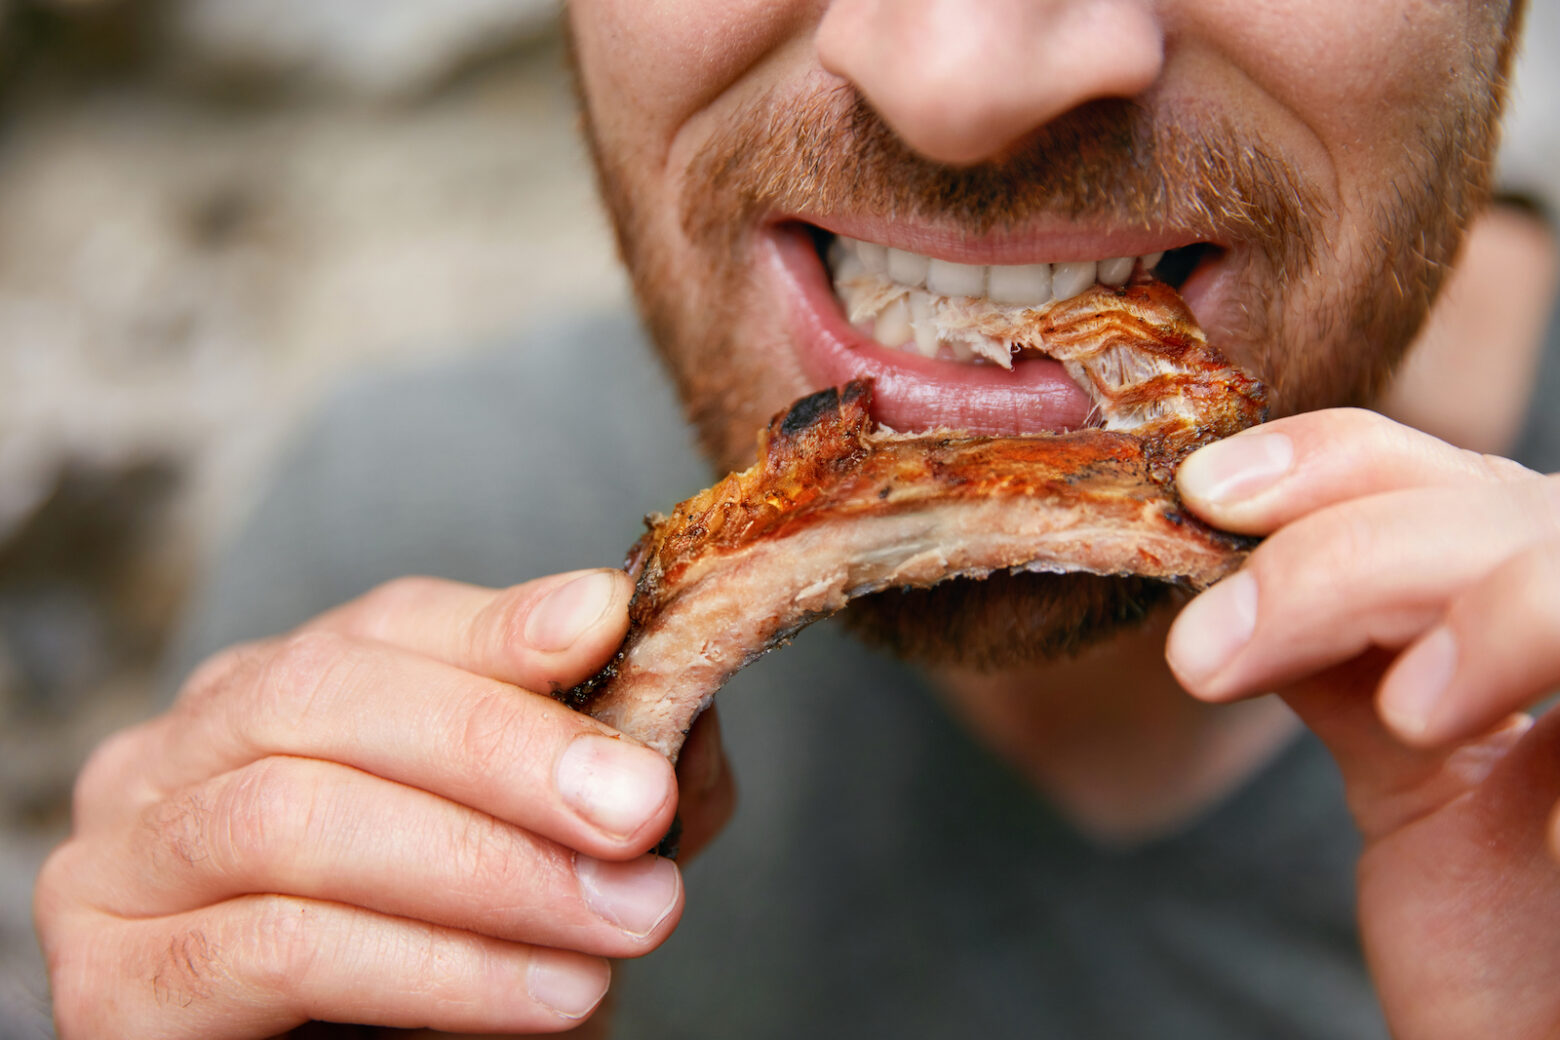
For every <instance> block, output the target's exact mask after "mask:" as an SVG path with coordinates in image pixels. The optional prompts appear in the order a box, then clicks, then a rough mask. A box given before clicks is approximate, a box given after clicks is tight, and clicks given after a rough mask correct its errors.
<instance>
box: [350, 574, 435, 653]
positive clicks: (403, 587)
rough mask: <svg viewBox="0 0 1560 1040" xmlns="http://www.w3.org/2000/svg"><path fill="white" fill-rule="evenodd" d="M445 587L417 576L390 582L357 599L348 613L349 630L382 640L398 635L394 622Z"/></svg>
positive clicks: (408, 576)
mask: <svg viewBox="0 0 1560 1040" xmlns="http://www.w3.org/2000/svg"><path fill="white" fill-rule="evenodd" d="M445 584H447V583H446V582H444V581H442V580H441V579H438V578H430V577H427V576H424V575H417V574H414V575H407V576H405V577H400V578H394V579H392V580H390V581H387V582H385V583H384V584H382V585H379V586H376V587H375V588H373V589H370V590H369V591H368V592H366V593H364V594H363V595H362V596H361V597H359V598H358V600H357V601H356V602H355V603H354V604H353V605H352V608H351V609H350V610H349V611H348V615H347V620H348V623H347V627H348V629H349V630H350V631H353V632H357V633H359V634H361V635H364V636H367V637H369V638H373V639H378V638H382V637H383V636H384V635H386V634H387V633H389V632H393V631H395V625H394V619H395V618H398V617H400V616H402V615H403V614H405V613H406V612H407V611H410V610H415V609H417V608H419V607H420V606H422V605H423V604H425V603H427V602H428V601H429V599H431V598H433V597H434V595H435V594H436V593H437V592H438V591H439V590H440V589H441V588H442V587H443V586H444V585H445Z"/></svg>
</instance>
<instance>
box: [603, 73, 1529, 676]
mask: <svg viewBox="0 0 1560 1040" xmlns="http://www.w3.org/2000/svg"><path fill="white" fill-rule="evenodd" d="M1504 60H1505V59H1504V52H1502V56H1501V57H1500V58H1499V59H1498V64H1499V63H1503V62H1504ZM1499 67H1503V65H1499ZM1480 82H1481V83H1483V85H1484V87H1485V88H1486V89H1485V90H1484V91H1483V92H1482V93H1480V91H1478V90H1474V91H1471V92H1470V93H1471V94H1472V95H1473V96H1471V97H1469V98H1466V99H1464V100H1463V101H1462V103H1460V104H1454V105H1451V106H1449V109H1448V110H1447V111H1446V112H1442V113H1437V114H1435V115H1436V116H1437V118H1436V119H1435V120H1434V121H1433V122H1432V123H1431V124H1430V125H1428V126H1427V127H1426V128H1425V129H1424V131H1423V133H1422V134H1421V135H1420V138H1419V139H1420V141H1421V142H1422V148H1421V150H1420V151H1418V152H1417V153H1415V154H1411V155H1408V156H1406V157H1405V161H1404V163H1403V164H1402V166H1401V167H1400V168H1399V169H1397V170H1394V171H1391V172H1392V177H1391V179H1390V182H1389V183H1388V184H1387V186H1386V190H1383V191H1382V192H1380V193H1379V201H1378V204H1377V206H1376V208H1375V210H1374V211H1373V212H1372V214H1371V226H1370V227H1368V228H1365V229H1363V230H1362V232H1361V233H1360V234H1359V235H1357V236H1356V238H1355V241H1356V242H1358V243H1359V245H1358V248H1356V249H1354V253H1355V254H1356V258H1355V259H1354V260H1353V261H1352V262H1350V263H1349V264H1348V266H1347V268H1345V267H1344V266H1343V265H1342V264H1341V262H1340V261H1339V260H1338V257H1337V254H1336V252H1335V251H1334V249H1333V247H1334V243H1333V242H1332V241H1330V240H1329V238H1330V235H1331V234H1332V233H1333V232H1334V231H1336V230H1337V229H1336V227H1335V225H1334V218H1335V213H1334V212H1333V211H1332V210H1331V209H1330V208H1329V207H1328V205H1327V204H1326V203H1325V202H1324V201H1323V200H1324V197H1325V196H1324V193H1323V192H1322V191H1321V190H1320V189H1319V188H1318V186H1316V185H1314V184H1312V183H1310V182H1309V181H1308V180H1307V179H1306V177H1305V176H1304V175H1303V174H1302V172H1301V167H1300V165H1299V164H1296V163H1293V162H1290V161H1288V160H1287V159H1286V158H1285V156H1284V154H1283V153H1282V151H1280V150H1279V149H1277V148H1275V147H1273V146H1271V145H1270V144H1269V143H1268V142H1265V141H1263V140H1261V139H1260V138H1258V137H1256V136H1255V135H1253V134H1252V133H1251V132H1249V131H1245V130H1242V129H1241V128H1239V127H1237V126H1235V125H1232V124H1231V123H1230V122H1228V121H1227V120H1224V119H1222V118H1221V117H1220V116H1218V115H1217V114H1216V113H1213V112H1211V111H1196V110H1193V111H1181V112H1178V113H1176V114H1175V118H1169V117H1167V116H1166V114H1164V113H1160V112H1156V111H1154V110H1153V109H1151V108H1149V107H1145V106H1144V105H1142V104H1139V103H1137V102H1134V101H1128V100H1118V99H1108V100H1101V101H1096V102H1091V103H1089V104H1087V105H1084V106H1081V107H1080V108H1078V109H1076V110H1074V111H1073V112H1071V113H1069V114H1067V115H1065V116H1063V117H1061V118H1060V119H1057V120H1055V121H1053V122H1051V123H1049V124H1047V125H1046V126H1044V127H1042V128H1040V129H1039V130H1037V131H1036V132H1035V133H1034V134H1033V135H1031V136H1030V137H1029V138H1027V139H1026V140H1025V141H1024V142H1023V143H1022V144H1021V145H1020V146H1018V147H1017V148H1015V149H1013V150H1011V151H1010V152H1008V153H1007V154H1005V155H1003V156H1001V157H999V158H998V159H996V160H993V161H991V162H987V163H983V164H980V165H977V166H973V167H950V166H945V165H941V164H938V163H935V162H932V161H929V160H927V159H925V158H924V157H922V156H920V155H918V154H916V153H915V152H913V151H911V150H910V149H909V148H908V147H907V146H906V145H905V144H904V143H903V142H902V141H901V140H900V139H899V138H898V137H897V136H896V135H895V134H894V133H893V131H892V130H891V129H890V128H889V127H888V126H887V125H886V124H885V123H884V122H883V120H882V119H881V118H880V117H879V116H878V115H877V113H876V112H875V111H873V109H872V108H871V106H870V105H869V104H867V102H866V101H865V100H864V99H863V98H862V97H861V96H860V95H859V94H858V93H856V92H855V91H854V90H853V89H851V88H849V87H834V88H826V89H821V90H818V91H816V92H813V93H801V94H790V95H787V94H781V93H771V94H769V95H767V96H765V97H762V98H760V99H758V100H757V101H755V102H753V103H751V104H749V105H748V106H747V107H746V108H744V109H743V110H741V111H740V112H739V113H737V114H736V115H734V116H733V117H732V118H730V119H728V120H727V121H726V122H725V123H724V125H723V126H722V127H721V128H720V129H719V130H718V131H717V132H716V133H715V134H714V135H713V136H712V137H711V138H710V139H709V140H708V142H707V143H706V144H705V146H704V147H703V148H702V149H701V151H700V152H699V154H698V155H697V156H696V157H695V158H694V159H693V161H692V162H691V163H690V164H689V166H688V169H687V171H686V175H685V177H684V179H683V184H682V190H681V205H680V212H679V227H680V230H681V233H682V241H681V242H670V241H667V240H666V238H665V236H662V235H659V234H657V233H655V232H652V230H651V220H650V213H649V203H648V200H645V199H641V198H640V195H639V193H638V192H637V191H636V180H635V176H634V172H633V171H632V170H631V169H629V168H627V166H626V164H620V163H619V162H618V161H617V160H618V157H617V156H615V155H613V154H612V153H611V151H610V149H608V148H606V147H604V142H601V141H599V140H597V139H595V137H594V135H591V142H592V154H593V156H594V158H595V161H596V164H597V168H598V174H599V177H600V181H601V186H602V189H603V194H604V197H605V199H606V200H607V203H608V208H609V210H610V212H611V215H612V218H613V224H614V227H615V229H616V232H617V235H618V241H619V247H620V251H621V253H622V256H623V258H624V260H625V262H626V263H627V265H628V268H629V271H630V274H631V276H632V278H633V282H634V288H635V292H636V295H637V297H638V299H639V302H640V306H641V309H642V311H643V313H644V316H645V318H646V321H647V324H648V326H649V329H650V332H651V335H652V338H653V340H654V342H655V343H656V345H657V348H658V349H659V350H660V352H661V354H662V356H663V359H664V360H665V361H666V363H667V365H668V368H669V370H670V372H671V374H672V375H673V378H674V380H675V381H676V383H677V386H678V389H679V392H680V394H681V396H682V399H683V401H684V403H685V405H686V407H687V409H688V414H689V417H690V419H691V420H692V421H693V423H694V425H695V427H696V429H697V430H698V433H699V436H700V441H701V443H702V445H703V447H704V449H705V451H706V453H707V454H709V455H710V456H711V457H712V458H713V459H715V460H716V461H717V463H718V464H719V465H721V466H723V467H724V468H726V469H739V468H742V467H744V466H745V465H747V463H748V461H749V460H750V456H751V452H752V446H753V437H754V431H755V430H757V429H758V428H759V427H760V426H761V425H762V424H763V423H764V422H765V421H766V420H767V419H768V417H769V415H770V414H771V413H772V412H773V411H775V410H776V409H778V408H779V407H781V406H782V405H783V404H785V403H786V398H782V399H779V400H777V399H775V397H774V390H773V385H774V383H775V379H774V373H773V372H772V371H770V370H767V369H766V368H765V367H764V366H765V365H766V364H768V363H769V362H767V361H765V360H763V355H762V352H758V351H753V350H749V349H745V347H746V346H747V344H744V343H743V342H740V341H739V340H740V339H741V332H740V331H739V330H743V329H744V328H745V325H744V321H743V319H744V317H745V316H746V315H748V314H750V313H754V312H759V311H761V310H762V308H760V307H758V306H755V302H756V294H757V293H759V292H761V291H763V290H761V289H760V288H759V287H758V281H757V279H756V278H755V277H754V275H753V268H754V266H755V260H754V255H753V249H752V245H753V241H754V239H753V230H754V228H755V227H756V225H757V223H758V221H759V219H760V218H761V217H762V216H763V215H764V214H766V213H769V212H803V213H812V214H827V213H830V212H849V213H858V214H869V215H875V216H879V217H883V218H886V219H889V220H908V221H912V222H926V223H935V224H938V225H943V226H947V225H955V226H958V227H962V228H965V229H968V231H969V233H970V234H972V235H981V234H985V233H988V232H1001V231H1003V230H1005V229H1017V228H1022V227H1024V226H1026V225H1029V224H1032V223H1033V222H1034V221H1035V220H1036V218H1038V217H1042V216H1043V217H1047V218H1053V219H1054V218H1055V217H1057V216H1062V217H1066V218H1076V219H1080V220H1085V221H1088V222H1091V223H1104V224H1109V225H1112V226H1118V227H1136V228H1143V229H1156V228H1166V227H1170V228H1175V229H1176V230H1177V231H1184V232H1188V233H1190V234H1192V235H1194V236H1195V237H1197V238H1199V239H1202V240H1207V241H1213V242H1219V241H1225V242H1238V243H1240V244H1241V245H1242V246H1244V247H1249V249H1248V253H1247V256H1248V262H1247V263H1246V264H1245V266H1244V269H1243V271H1242V272H1241V281H1242V284H1241V286H1240V287H1239V289H1238V290H1237V291H1236V294H1235V295H1236V297H1237V298H1238V299H1239V300H1240V303H1241V306H1239V307H1238V308H1233V311H1234V312H1235V313H1236V316H1235V317H1234V318H1232V319H1229V323H1228V324H1225V325H1224V326H1222V327H1213V328H1209V329H1208V330H1207V331H1208V334H1209V338H1210V341H1212V342H1213V343H1214V344H1215V345H1216V346H1218V347H1220V348H1221V349H1222V350H1224V352H1225V353H1226V354H1228V355H1229V356H1230V357H1231V358H1232V359H1234V360H1235V361H1237V362H1238V363H1239V364H1241V365H1242V366H1243V367H1245V368H1247V369H1248V370H1249V371H1251V372H1253V373H1254V374H1256V375H1257V376H1258V377H1259V378H1262V379H1263V380H1264V381H1265V382H1267V383H1268V385H1269V388H1270V391H1271V401H1272V403H1273V406H1274V411H1275V413H1277V414H1285V413H1287V412H1294V411H1303V410H1310V409H1314V408H1319V407H1327V406H1335V405H1345V404H1367V403H1368V402H1369V401H1371V400H1372V399H1373V398H1374V396H1375V395H1376V393H1377V392H1378V390H1379V389H1380V388H1381V386H1382V385H1383V384H1384V382H1385V380H1386V378H1387V377H1388V375H1389V374H1390V372H1391V370H1392V368H1393V367H1394V366H1395V364H1396V363H1397V361H1398V360H1399V359H1400V357H1401V355H1402V353H1403V351H1404V350H1405V349H1406V348H1407V346H1408V345H1409V344H1410V343H1411V341H1412V339H1413V337H1414V334H1415V332H1416V331H1417V329H1418V327H1419V325H1420V323H1421V322H1422V320H1423V318H1424V315H1425V313H1426V311H1427V310H1428V308H1429V305H1430V302H1431V300H1432V299H1433V298H1434V295H1435V293H1436V291H1437V289H1438V288H1439V286H1440V284H1441V281H1442V279H1443V278H1444V276H1445V273H1446V271H1447V269H1448V268H1449V266H1450V263H1451V260H1452V258H1453V256H1454V254H1455V251H1456V248H1457V246H1458V244H1459V242H1460V236H1461V232H1462V229H1463V228H1464V227H1465V226H1466V224H1467V222H1468V220H1469V219H1470V216H1471V214H1472V213H1473V212H1474V211H1475V209H1476V207H1477V206H1478V205H1479V204H1480V203H1481V202H1482V201H1483V199H1484V198H1485V197H1486V193H1487V186H1488V157H1489V154H1490V152H1491V150H1492V149H1493V144H1494V129H1493V128H1494V125H1495V119H1496V117H1497V115H1498V111H1499V105H1500V91H1499V90H1498V89H1496V87H1495V84H1497V83H1498V76H1497V75H1495V74H1494V73H1493V72H1492V75H1491V76H1490V77H1486V78H1484V79H1482V80H1480ZM586 122H587V130H589V117H588V109H587V120H586ZM1405 246H1406V248H1405ZM690 256H691V257H692V258H693V265H694V267H693V269H690V262H689V259H688V257H690ZM1297 315H1304V319H1303V320H1302V319H1301V318H1298V317H1297ZM770 334H771V335H774V334H776V333H774V331H773V330H770ZM771 356H772V355H771ZM1169 598H1171V597H1169V596H1168V595H1167V590H1166V589H1165V588H1164V587H1161V586H1157V585H1155V584H1153V583H1149V582H1143V581H1138V580H1122V579H1112V578H1100V577H1096V576H1092V575H1028V574H1026V575H1013V576H1002V577H1000V578H998V579H995V580H988V581H985V582H968V581H958V582H950V583H947V584H945V585H943V586H939V587H936V588H933V589H928V590H919V591H914V592H902V593H901V592H893V593H887V594H880V595H878V596H873V597H868V598H865V599H862V600H858V601H856V602H855V603H853V604H852V606H851V608H850V611H849V613H848V617H847V621H848V623H850V624H851V625H852V627H853V628H854V629H855V630H856V631H858V632H859V633H861V634H863V635H864V636H865V637H867V638H868V639H869V640H871V641H873V642H876V643H880V644H883V645H885V646H887V647H888V648H889V649H891V650H892V651H894V652H895V653H897V654H900V655H901V656H905V657H909V658H912V659H915V660H919V661H923V662H927V663H946V664H957V665H961V666H970V667H979V668H1005V667H1011V666H1017V665H1022V664H1030V663H1034V662H1035V661H1038V660H1044V659H1047V658H1050V657H1053V656H1055V655H1057V654H1060V653H1070V652H1073V651H1076V650H1078V649H1080V648H1082V647H1083V646H1086V645H1088V644H1090V643H1092V642H1094V641H1096V640H1097V639H1099V638H1100V637H1102V636H1105V635H1107V634H1109V633H1111V632H1114V631H1117V630H1119V629H1120V628H1122V627H1124V626H1127V625H1130V624H1132V623H1134V622H1135V621H1138V620H1141V619H1142V618H1144V617H1146V616H1147V615H1148V613H1149V612H1150V611H1151V610H1152V609H1153V608H1154V607H1155V605H1156V604H1159V603H1162V602H1165V601H1166V600H1167V599H1169Z"/></svg>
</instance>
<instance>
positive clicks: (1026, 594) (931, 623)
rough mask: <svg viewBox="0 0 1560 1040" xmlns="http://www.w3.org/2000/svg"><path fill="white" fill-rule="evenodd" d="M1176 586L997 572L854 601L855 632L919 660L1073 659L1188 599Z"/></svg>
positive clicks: (972, 663)
mask: <svg viewBox="0 0 1560 1040" xmlns="http://www.w3.org/2000/svg"><path fill="white" fill-rule="evenodd" d="M1181 598H1182V594H1181V593H1179V592H1178V591H1177V590H1176V589H1175V588H1174V587H1173V586H1170V585H1166V584H1164V583H1162V582H1157V581H1150V580H1147V579H1144V578H1132V577H1119V578H1118V577H1102V576H1100V575H1095V574H994V575H992V576H991V577H989V578H986V579H984V580H981V581H973V580H968V579H962V578H959V579H954V580H952V581H947V582H944V583H943V584H941V585H936V586H933V587H932V588H929V589H903V590H899V589H895V590H890V591H887V592H879V593H877V594H875V595H872V596H867V597H865V598H863V599H860V600H857V601H855V602H854V603H852V604H851V605H850V606H849V607H848V608H847V609H846V611H845V614H844V623H845V627H846V630H847V631H849V632H850V633H852V634H853V635H855V636H856V637H857V638H859V639H861V640H862V641H863V642H865V643H867V644H869V645H871V646H873V647H876V648H878V649H881V650H885V651H887V652H888V653H891V654H893V655H895V656H896V657H900V658H903V659H904V660H907V661H910V662H912V663H914V664H918V665H924V666H934V667H957V668H967V669H972V670H975V671H983V672H991V671H1002V670H1006V669H1011V668H1021V667H1027V666H1033V665H1040V664H1046V663H1049V662H1053V661H1057V660H1061V659H1066V658H1069V657H1072V656H1073V655H1075V654H1077V653H1079V652H1080V651H1083V650H1086V649H1088V648H1089V647H1091V646H1094V645H1096V644H1098V643H1101V642H1104V641H1106V640H1108V639H1110V638H1113V637H1114V636H1116V635H1119V634H1121V633H1122V632H1125V631H1129V630H1132V629H1136V628H1139V627H1141V626H1142V625H1143V624H1144V623H1145V622H1146V621H1147V620H1148V619H1149V618H1150V617H1152V616H1153V615H1154V614H1155V613H1156V612H1158V611H1160V610H1164V609H1167V608H1170V607H1171V606H1172V604H1174V603H1178V602H1180V600H1181Z"/></svg>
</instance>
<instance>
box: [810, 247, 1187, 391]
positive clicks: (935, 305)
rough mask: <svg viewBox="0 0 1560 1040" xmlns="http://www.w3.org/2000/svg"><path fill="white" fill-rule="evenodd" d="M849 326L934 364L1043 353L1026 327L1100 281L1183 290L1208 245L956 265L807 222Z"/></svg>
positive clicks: (1009, 363)
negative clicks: (1149, 282) (1153, 283)
mask: <svg viewBox="0 0 1560 1040" xmlns="http://www.w3.org/2000/svg"><path fill="white" fill-rule="evenodd" d="M807 228H808V234H809V237H810V238H811V239H812V241H813V245H814V248H815V249H816V250H817V252H818V255H819V257H820V259H821V260H822V261H823V264H824V267H825V269H826V270H827V272H828V275H829V279H830V281H831V283H832V285H833V288H834V295H835V298H836V299H837V300H838V301H839V304H840V307H841V310H842V311H843V313H844V315H845V317H846V320H847V321H848V322H849V323H850V325H851V326H852V328H854V329H855V330H856V331H857V332H859V333H860V334H861V335H862V336H863V337H866V338H868V339H870V340H871V341H872V342H874V343H875V344H877V345H878V346H880V347H885V348H887V349H890V350H899V351H904V352H908V353H913V354H916V355H919V356H920V357H923V358H928V359H935V360H938V361H951V362H958V363H964V364H994V365H998V366H1000V367H1002V368H1004V369H1011V368H1012V367H1013V365H1014V364H1015V362H1018V361H1022V360H1028V359H1036V358H1043V357H1049V356H1051V355H1050V352H1049V351H1048V350H1047V349H1046V346H1045V344H1044V343H1043V342H1042V341H1040V340H1039V339H1038V338H1037V337H1036V336H1034V335H1033V333H1032V331H1031V330H1032V328H1033V325H1034V320H1035V318H1036V317H1038V316H1040V315H1043V314H1044V313H1045V312H1046V311H1047V310H1049V309H1050V308H1051V307H1052V306H1053V305H1055V304H1058V303H1063V302H1065V301H1067V300H1070V299H1072V298H1074V297H1076V296H1078V295H1080V294H1082V293H1084V292H1087V291H1088V290H1090V289H1093V288H1094V287H1096V286H1107V287H1112V288H1119V287H1121V286H1124V285H1126V284H1128V283H1129V282H1131V281H1139V280H1142V279H1145V278H1155V279H1157V280H1159V281H1162V282H1165V283H1166V284H1168V285H1170V286H1171V287H1172V288H1175V289H1179V288H1180V286H1181V285H1182V284H1184V283H1185V281H1186V279H1187V277H1188V276H1189V275H1190V274H1191V272H1192V271H1193V270H1194V269H1195V268H1196V267H1197V265H1198V264H1199V263H1201V262H1202V260H1203V259H1204V257H1205V256H1207V255H1208V254H1209V253H1210V251H1213V250H1214V247H1213V246H1211V245H1209V244H1207V243H1201V242H1199V243H1194V244H1192V245H1188V246H1183V247H1180V248H1177V249H1172V250H1168V251H1161V252H1154V253H1150V254H1147V255H1143V256H1119V257H1107V258H1104V259H1101V260H1082V261H1056V262H1037V263H1028V264H989V265H988V264H962V263H955V262H952V261H948V260H940V259H937V258H936V257H931V256H924V255H921V254H917V253H911V252H908V251H906V250H902V249H895V248H893V247H890V246H883V245H880V244H877V243H874V242H867V241H863V240H860V239H854V238H848V237H846V236H844V235H836V234H833V233H831V232H828V231H824V230H823V229H821V228H817V227H814V226H812V225H808V226H807Z"/></svg>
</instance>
